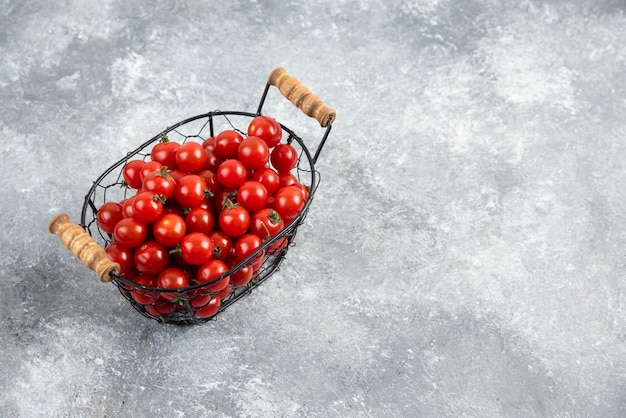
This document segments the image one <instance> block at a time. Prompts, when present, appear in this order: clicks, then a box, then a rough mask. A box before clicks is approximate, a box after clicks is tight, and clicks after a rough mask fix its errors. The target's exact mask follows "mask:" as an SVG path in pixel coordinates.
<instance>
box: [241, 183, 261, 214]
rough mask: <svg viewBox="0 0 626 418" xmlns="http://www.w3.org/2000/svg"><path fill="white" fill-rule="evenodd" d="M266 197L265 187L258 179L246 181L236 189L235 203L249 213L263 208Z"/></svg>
mask: <svg viewBox="0 0 626 418" xmlns="http://www.w3.org/2000/svg"><path fill="white" fill-rule="evenodd" d="M267 198H268V193H267V189H266V188H265V186H263V184H261V183H259V182H258V181H254V180H250V181H246V182H244V183H243V184H242V185H241V186H240V187H239V189H238V190H237V203H239V204H240V205H241V206H243V207H244V208H245V209H246V210H247V211H248V212H250V213H252V212H256V211H257V210H259V209H262V208H264V207H265V205H266V204H267Z"/></svg>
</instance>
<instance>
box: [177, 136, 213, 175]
mask: <svg viewBox="0 0 626 418" xmlns="http://www.w3.org/2000/svg"><path fill="white" fill-rule="evenodd" d="M206 160H207V156H206V153H205V151H204V148H202V145H201V144H199V143H197V142H185V143H184V144H182V145H181V146H180V148H178V150H177V151H176V163H177V164H178V167H179V168H180V169H181V170H183V171H187V172H189V173H195V172H196V171H200V170H201V169H203V168H204V165H205V164H206Z"/></svg>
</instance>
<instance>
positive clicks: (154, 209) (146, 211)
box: [133, 192, 163, 224]
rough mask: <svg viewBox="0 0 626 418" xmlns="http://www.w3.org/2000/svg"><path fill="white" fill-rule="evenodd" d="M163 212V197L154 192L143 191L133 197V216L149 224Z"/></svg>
mask: <svg viewBox="0 0 626 418" xmlns="http://www.w3.org/2000/svg"><path fill="white" fill-rule="evenodd" d="M162 213H163V203H162V201H161V198H160V197H159V196H158V195H157V194H155V193H153V192H141V193H139V194H138V195H136V196H135V198H134V199H133V218H135V219H137V220H138V221H140V222H142V223H144V224H149V223H151V222H154V221H156V220H157V219H158V218H159V217H160V216H161V214H162Z"/></svg>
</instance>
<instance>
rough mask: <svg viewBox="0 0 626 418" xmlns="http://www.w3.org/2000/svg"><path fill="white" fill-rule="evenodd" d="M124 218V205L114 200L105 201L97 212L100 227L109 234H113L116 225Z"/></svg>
mask: <svg viewBox="0 0 626 418" xmlns="http://www.w3.org/2000/svg"><path fill="white" fill-rule="evenodd" d="M122 219H124V212H123V208H122V205H121V204H119V203H117V202H112V201H111V202H105V203H103V204H102V205H101V206H100V208H98V213H97V214H96V220H97V222H98V227H100V229H101V230H102V231H104V232H106V233H107V234H112V233H113V231H114V230H115V225H117V223H118V222H119V221H121V220H122Z"/></svg>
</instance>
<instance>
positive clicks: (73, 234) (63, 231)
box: [48, 213, 120, 282]
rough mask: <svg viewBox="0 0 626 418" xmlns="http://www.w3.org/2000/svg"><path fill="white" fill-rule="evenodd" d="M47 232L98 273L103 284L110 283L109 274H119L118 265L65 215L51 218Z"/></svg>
mask: <svg viewBox="0 0 626 418" xmlns="http://www.w3.org/2000/svg"><path fill="white" fill-rule="evenodd" d="M48 230H49V231H50V232H52V233H53V234H56V235H58V236H59V238H61V242H62V243H63V245H65V246H66V247H67V248H69V249H70V251H72V253H73V254H74V255H75V256H76V257H77V258H78V259H79V260H80V261H82V263H83V264H84V265H85V266H87V267H88V268H90V269H91V270H93V271H95V272H96V273H98V276H100V280H102V281H103V282H110V281H111V273H113V272H115V273H119V272H120V266H119V264H117V263H114V262H113V261H111V259H110V258H109V256H108V255H107V253H106V251H104V248H102V247H101V246H100V245H99V244H98V243H97V242H96V240H94V239H93V238H92V237H91V236H90V235H89V234H88V233H87V232H86V231H85V230H84V229H83V228H81V227H80V226H79V225H76V224H74V223H72V221H70V217H69V216H67V215H66V214H65V213H62V214H60V215H56V216H55V217H54V218H52V220H51V221H50V224H49V225H48Z"/></svg>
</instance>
